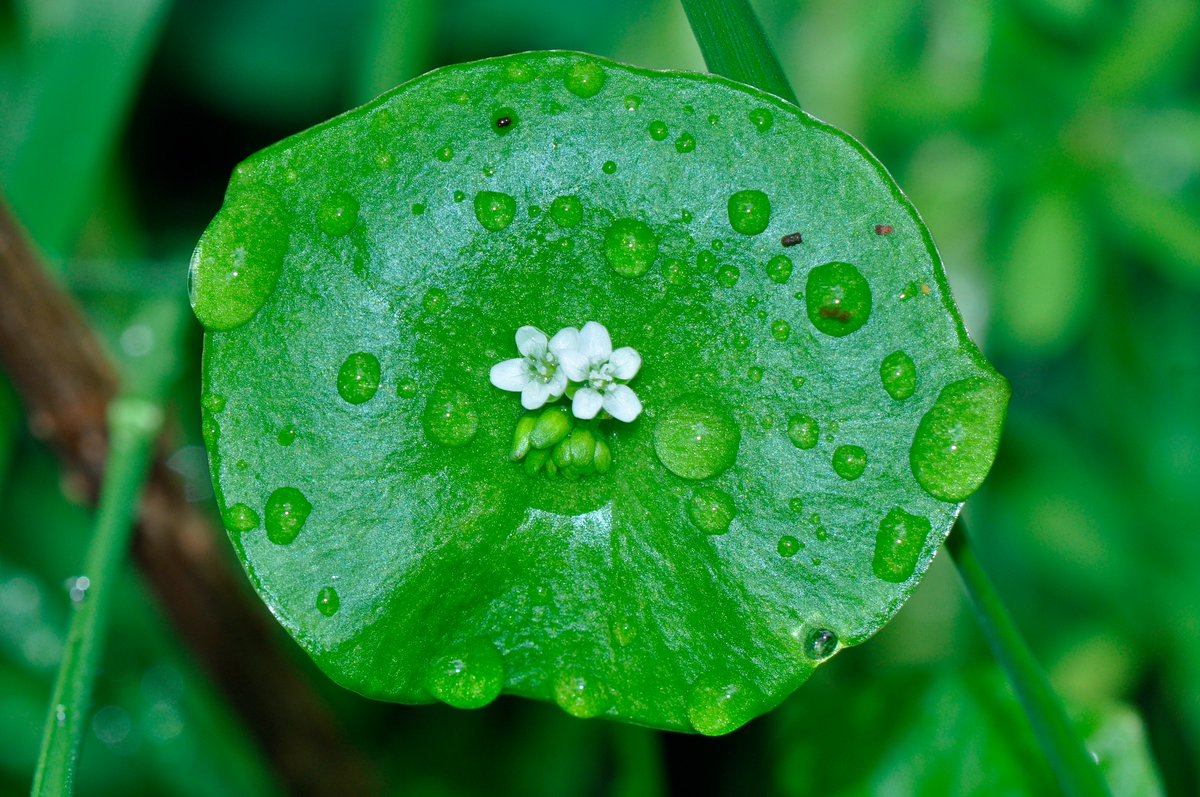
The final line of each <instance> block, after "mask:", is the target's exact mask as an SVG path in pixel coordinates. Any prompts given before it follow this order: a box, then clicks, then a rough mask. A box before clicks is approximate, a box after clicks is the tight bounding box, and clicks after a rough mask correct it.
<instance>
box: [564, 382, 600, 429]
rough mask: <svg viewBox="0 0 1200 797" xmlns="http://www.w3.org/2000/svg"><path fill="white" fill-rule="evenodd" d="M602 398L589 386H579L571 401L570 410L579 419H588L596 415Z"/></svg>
mask: <svg viewBox="0 0 1200 797" xmlns="http://www.w3.org/2000/svg"><path fill="white" fill-rule="evenodd" d="M603 404H604V399H603V398H602V397H601V396H600V394H599V393H597V392H596V391H595V390H592V389H591V388H590V387H581V388H579V389H578V390H576V391H575V399H574V400H573V401H572V402H571V412H573V413H575V417H576V418H579V419H580V420H581V421H590V420H591V419H592V418H595V417H596V413H598V412H599V411H600V407H601V406H602V405H603Z"/></svg>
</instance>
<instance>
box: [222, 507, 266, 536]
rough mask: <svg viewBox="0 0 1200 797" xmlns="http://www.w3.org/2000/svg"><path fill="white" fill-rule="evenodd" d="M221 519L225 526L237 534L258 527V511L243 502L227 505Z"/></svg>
mask: <svg viewBox="0 0 1200 797" xmlns="http://www.w3.org/2000/svg"><path fill="white" fill-rule="evenodd" d="M221 519H222V520H223V521H224V522H225V528H227V529H229V530H230V531H235V532H237V533H239V534H242V533H245V532H247V531H253V530H254V529H256V528H258V513H257V512H255V511H254V510H253V509H251V508H250V507H248V506H246V505H245V504H234V505H233V506H231V507H229V508H228V509H226V510H225V514H224V516H223V517H222V518H221Z"/></svg>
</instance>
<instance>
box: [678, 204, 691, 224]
mask: <svg viewBox="0 0 1200 797" xmlns="http://www.w3.org/2000/svg"><path fill="white" fill-rule="evenodd" d="M679 220H680V221H682V222H683V223H684V224H691V223H692V211H690V210H688V209H687V208H683V209H682V210H680V211H679Z"/></svg>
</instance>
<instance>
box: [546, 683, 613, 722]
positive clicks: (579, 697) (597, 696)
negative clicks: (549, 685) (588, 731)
mask: <svg viewBox="0 0 1200 797" xmlns="http://www.w3.org/2000/svg"><path fill="white" fill-rule="evenodd" d="M554 701H555V702H556V703H558V705H559V707H560V708H561V709H562V710H563V711H565V712H567V713H568V714H570V715H571V716H572V717H579V718H580V719H589V718H591V717H599V716H600V715H601V714H603V713H605V712H606V711H608V710H609V709H610V708H612V698H611V697H610V696H609V694H608V690H607V689H606V688H604V685H603V684H602V683H600V682H599V681H597V680H596V679H595V678H592V677H590V676H586V675H581V674H562V675H559V677H558V679H557V680H556V681H555V683H554Z"/></svg>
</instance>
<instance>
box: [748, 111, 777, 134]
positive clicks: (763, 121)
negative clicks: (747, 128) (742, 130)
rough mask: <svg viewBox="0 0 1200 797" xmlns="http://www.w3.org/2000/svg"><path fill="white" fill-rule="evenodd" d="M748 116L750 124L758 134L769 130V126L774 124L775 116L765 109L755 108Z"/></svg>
mask: <svg viewBox="0 0 1200 797" xmlns="http://www.w3.org/2000/svg"><path fill="white" fill-rule="evenodd" d="M748 116H749V117H750V124H752V125H754V128H755V129H756V130H758V132H760V133H765V132H767V131H768V130H770V129H771V125H773V124H775V116H774V115H773V114H772V113H771V112H770V111H768V110H767V109H766V108H755V109H754V110H752V111H751V112H750V113H749V114H748Z"/></svg>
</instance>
